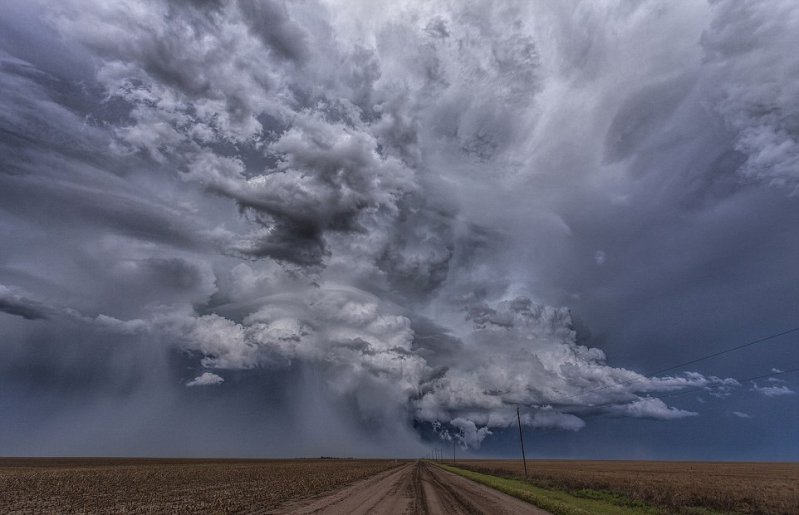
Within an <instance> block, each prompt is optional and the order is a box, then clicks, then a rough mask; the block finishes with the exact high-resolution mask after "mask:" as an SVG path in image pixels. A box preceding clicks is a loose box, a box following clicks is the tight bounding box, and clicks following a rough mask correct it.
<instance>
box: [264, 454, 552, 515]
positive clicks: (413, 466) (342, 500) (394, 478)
mask: <svg viewBox="0 0 799 515" xmlns="http://www.w3.org/2000/svg"><path fill="white" fill-rule="evenodd" d="M272 513H281V514H292V515H300V514H302V515H308V514H323V515H344V514H355V515H359V514H375V515H388V514H395V513H396V514H409V515H439V514H441V515H443V514H481V513H486V514H492V515H502V514H521V515H523V514H531V515H547V514H548V513H549V512H547V511H544V510H542V509H540V508H536V507H535V506H533V505H531V504H528V503H526V502H524V501H521V500H519V499H516V498H515V497H511V496H509V495H506V494H503V493H502V492H498V491H497V490H494V489H492V488H488V487H486V486H483V485H480V484H477V483H475V482H473V481H470V480H468V479H466V478H463V477H461V476H458V475H456V474H453V473H451V472H447V471H445V470H443V469H441V468H439V467H436V466H435V465H431V464H429V463H425V462H422V461H417V462H415V463H408V464H407V465H402V466H401V467H399V468H396V469H392V470H389V471H386V472H383V473H380V474H377V475H376V476H374V477H372V478H369V479H366V480H363V481H360V482H358V483H355V484H353V485H350V486H348V487H346V488H343V489H341V490H338V491H336V492H333V493H332V494H328V495H326V496H324V497H321V498H318V499H313V500H310V501H300V502H297V503H294V504H292V505H287V506H284V507H283V508H282V509H281V510H277V511H274V512H272Z"/></svg>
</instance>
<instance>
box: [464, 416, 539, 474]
mask: <svg viewBox="0 0 799 515" xmlns="http://www.w3.org/2000/svg"><path fill="white" fill-rule="evenodd" d="M516 421H517V422H518V423H519V442H520V443H521V444H522V463H524V479H527V458H526V457H525V456H524V436H522V417H521V416H520V415H519V407H518V406H516ZM453 459H454V458H453Z"/></svg>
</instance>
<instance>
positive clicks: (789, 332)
mask: <svg viewBox="0 0 799 515" xmlns="http://www.w3.org/2000/svg"><path fill="white" fill-rule="evenodd" d="M797 331H799V327H794V328H792V329H788V330H787V331H782V332H779V333H776V334H772V335H769V336H765V337H763V338H758V339H757V340H752V341H749V342H746V343H743V344H741V345H736V346H735V347H730V348H728V349H723V350H720V351H716V352H713V353H711V354H707V355H705V356H700V357H698V358H695V359H692V360H690V361H686V362H683V363H680V364H678V365H673V366H670V367H667V368H663V369H660V370H656V371H654V372H650V373H648V374H645V375H647V376H654V375H657V374H662V373H664V372H669V371H671V370H674V369H677V368H682V367H684V366H687V365H692V364H694V363H699V362H700V361H705V360H708V359H710V358H715V357H717V356H721V355H724V354H729V353H731V352H735V351H737V350H741V349H743V348H746V347H751V346H753V345H757V344H758V343H763V342H765V341H768V340H773V339H774V338H779V337H780V336H785V335H786V334H791V333H795V332H797ZM638 381H639V380H638V379H632V380H629V381H622V382H621V383H616V384H611V385H602V386H598V387H596V388H591V389H589V390H584V391H582V392H579V393H575V394H572V395H569V396H567V397H566V399H573V398H576V397H579V396H582V395H585V394H587V393H594V392H598V391H601V390H607V389H608V388H614V387H618V386H628V385H631V384H633V383H635V382H638ZM744 381H747V380H746V379H744ZM699 389H703V388H699Z"/></svg>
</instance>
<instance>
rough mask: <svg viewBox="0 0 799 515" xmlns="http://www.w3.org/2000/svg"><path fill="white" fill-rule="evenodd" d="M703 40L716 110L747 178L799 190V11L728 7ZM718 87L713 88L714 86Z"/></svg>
mask: <svg viewBox="0 0 799 515" xmlns="http://www.w3.org/2000/svg"><path fill="white" fill-rule="evenodd" d="M712 11H713V17H714V19H713V21H712V23H711V25H710V27H709V29H708V30H707V31H706V32H705V33H704V34H703V36H702V46H703V48H704V50H705V56H706V63H705V66H706V68H707V69H708V71H709V73H710V75H709V77H708V79H709V83H708V87H714V88H715V87H716V86H719V87H718V88H717V91H716V92H715V93H714V94H713V96H714V100H715V108H716V109H717V110H718V112H719V113H720V114H721V115H722V116H723V118H724V120H725V122H726V123H727V124H728V125H729V126H730V128H731V129H732V130H733V131H735V134H736V143H735V148H736V150H738V151H739V152H741V153H742V154H743V155H744V156H745V158H746V160H745V162H744V163H743V165H742V167H741V169H740V171H741V173H743V174H744V175H746V176H748V177H752V178H754V179H758V180H763V181H766V182H768V183H771V184H775V185H787V186H789V187H791V188H793V189H794V190H795V189H796V187H797V184H798V183H799V182H798V181H799V130H797V125H796V120H797V117H799V100H797V98H799V84H797V81H796V80H794V79H788V77H794V78H795V77H796V76H797V74H799V56H797V55H796V53H795V52H791V51H786V49H788V48H791V47H792V46H795V45H796V20H797V19H799V5H797V4H796V2H791V1H786V0H782V1H777V2H769V3H765V2H763V3H758V2H737V1H735V0H723V1H719V2H715V3H714V4H713V6H712ZM711 84H712V86H711Z"/></svg>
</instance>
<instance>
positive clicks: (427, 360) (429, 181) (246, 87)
mask: <svg viewBox="0 0 799 515" xmlns="http://www.w3.org/2000/svg"><path fill="white" fill-rule="evenodd" d="M774 9H778V10H779V9H781V10H782V11H784V12H783V13H782V15H780V16H774V15H773V12H771V11H773V10H774ZM41 11H42V12H43V13H44V14H43V20H44V21H43V22H42V27H47V28H48V30H51V31H53V35H52V36H51V37H52V38H53V39H52V41H62V42H64V44H65V45H68V46H67V47H66V48H67V49H68V51H69V54H70V55H71V56H72V57H71V59H73V60H74V62H66V63H63V62H62V63H58V62H55V60H54V61H52V62H49V63H48V62H44V63H42V62H38V63H36V64H34V63H33V62H32V61H33V58H30V59H26V58H25V55H24V53H20V52H17V54H18V55H12V53H11V52H10V51H3V53H1V54H0V70H2V74H1V75H0V91H2V98H3V100H2V105H1V106H0V108H2V123H3V130H4V131H5V133H6V134H10V135H7V136H6V137H5V138H4V139H3V141H2V147H3V157H2V158H0V159H2V164H3V173H2V174H0V199H2V205H3V209H4V210H5V212H6V213H8V218H7V219H6V222H3V223H2V225H1V226H0V229H2V235H3V238H4V240H5V241H10V242H15V243H11V244H9V248H8V249H7V250H6V251H5V254H4V263H3V267H4V268H3V270H4V272H3V275H2V279H3V281H2V282H3V285H0V310H2V311H4V312H6V313H7V314H10V315H15V317H14V325H13V326H10V327H9V335H11V336H10V338H12V339H13V338H17V339H18V341H31V340H33V339H41V340H48V341H50V340H54V339H57V338H67V339H71V340H75V341H80V342H82V343H80V344H78V349H82V350H80V351H79V352H70V353H68V355H65V356H64V357H63V358H53V359H57V360H60V361H59V363H62V364H60V365H53V366H56V367H64V368H72V369H76V367H77V369H81V367H82V366H84V362H83V359H82V358H80V355H82V354H84V353H94V354H95V355H96V356H97V355H102V356H103V358H102V359H99V358H98V360H97V361H95V362H93V364H92V365H91V366H92V367H100V368H103V367H105V368H107V370H108V371H107V375H109V376H114V377H115V378H117V379H119V378H120V377H121V378H123V379H124V378H127V379H124V380H126V381H129V382H132V383H135V382H136V381H138V380H139V379H135V378H137V377H139V376H140V375H141V370H142V369H144V368H149V369H154V370H160V371H161V372H160V373H163V374H165V375H166V376H167V377H168V378H169V379H168V380H169V381H171V382H172V383H174V384H176V385H178V386H180V388H185V385H188V386H190V387H192V391H196V390H194V389H193V388H194V387H197V388H199V387H202V388H223V387H226V386H228V385H227V384H226V380H227V379H228V377H229V375H230V374H241V373H244V374H266V375H269V374H276V373H279V372H280V371H281V370H282V371H285V370H288V369H291V367H297V366H301V367H304V368H307V369H309V370H312V371H313V374H314V377H317V378H318V379H319V383H318V384H320V385H322V386H321V388H324V389H325V390H326V391H327V392H328V393H330V394H331V395H332V397H333V398H335V399H342V400H344V401H346V402H348V403H351V405H352V406H354V410H355V412H356V413H357V414H358V416H359V417H360V419H361V420H362V421H364V424H372V425H378V426H381V425H391V424H400V425H403V426H404V427H406V428H411V427H413V426H414V425H416V426H417V427H418V426H420V425H421V426H423V427H428V428H432V430H434V431H436V432H438V434H439V435H440V436H441V437H443V438H453V437H454V438H455V439H456V440H457V441H458V442H460V443H461V444H462V445H463V446H465V447H467V446H468V447H473V448H476V447H479V446H480V443H481V442H482V441H483V439H484V438H486V437H487V436H488V435H490V434H491V431H492V430H495V429H497V428H504V427H508V426H509V425H511V424H513V423H515V420H516V419H515V416H516V411H515V410H516V406H523V407H525V409H524V411H523V418H522V422H523V424H525V425H527V426H529V427H538V428H553V429H564V430H573V431H577V430H579V429H581V428H582V427H583V426H584V425H585V423H586V422H585V418H586V417H588V416H592V415H597V414H604V415H608V416H618V417H645V418H653V419H663V420H666V419H675V418H682V417H689V416H694V415H696V414H697V413H695V412H692V411H686V410H681V409H677V408H674V407H670V406H669V405H667V404H666V403H665V402H664V401H662V400H660V399H658V398H657V397H655V395H657V394H659V393H664V392H677V391H681V390H684V389H688V388H707V389H709V390H711V391H713V392H716V393H717V394H719V395H721V394H723V393H724V392H725V391H726V389H728V388H731V387H734V386H735V385H736V383H735V381H733V380H730V379H722V378H719V377H715V376H709V375H702V374H699V373H695V372H685V373H674V374H671V375H668V376H664V377H648V376H646V375H643V374H641V373H639V372H636V371H633V370H629V369H625V368H618V367H614V366H612V365H611V364H609V363H608V362H607V361H606V356H605V354H604V353H603V351H602V350H600V349H598V348H591V347H589V346H586V345H585V344H584V343H585V338H584V336H585V335H584V334H583V333H584V332H585V328H583V327H582V326H581V325H580V324H579V323H577V322H576V321H575V319H574V318H573V315H572V312H571V310H570V309H569V299H570V298H573V297H570V296H577V295H579V293H576V292H571V291H568V286H567V285H566V284H567V282H559V277H560V276H554V277H553V276H552V275H551V274H550V272H551V270H552V268H553V267H554V266H555V265H554V263H555V262H558V261H559V260H561V259H564V260H563V266H564V267H565V271H561V272H560V274H565V275H568V273H569V272H568V267H570V266H574V262H573V261H569V259H565V258H563V256H565V255H567V254H569V253H570V252H572V251H573V250H574V244H573V243H570V242H572V241H576V240H580V241H581V242H584V245H585V249H584V252H583V250H581V251H580V252H582V254H584V260H585V263H583V265H581V266H585V267H589V266H590V267H606V266H609V265H610V264H611V261H612V259H613V258H614V255H613V253H612V252H606V251H605V250H603V249H602V248H599V247H598V246H597V245H594V243H593V242H592V241H591V238H590V237H589V236H585V230H584V229H585V223H586V221H585V216H584V213H585V211H584V209H586V208H585V207H584V206H603V207H601V208H599V209H600V212H604V213H606V214H607V218H608V220H614V219H617V218H618V216H619V215H618V214H617V213H618V212H619V211H620V210H624V209H626V207H628V206H643V207H641V209H642V210H643V211H644V212H645V214H644V215H642V216H643V217H644V218H645V217H647V216H649V214H648V213H649V212H647V211H646V209H648V208H646V206H647V205H648V202H649V201H648V198H646V197H647V195H648V193H647V192H649V191H668V188H669V179H668V177H672V176H673V175H675V174H680V173H684V174H691V175H692V177H694V178H695V179H692V184H698V183H700V182H702V181H705V182H708V181H711V179H708V178H707V177H708V176H709V174H710V173H711V171H712V173H713V174H718V170H720V169H723V170H724V174H723V175H724V178H723V179H713V181H716V182H714V184H716V186H714V187H713V188H718V189H723V188H726V187H732V186H729V185H728V184H729V183H732V184H736V183H741V184H744V183H749V182H755V183H758V184H759V185H760V187H763V188H766V187H778V188H787V189H788V190H795V188H796V185H797V184H799V175H797V169H799V165H797V162H798V161H797V160H798V159H799V137H798V134H799V131H798V130H797V126H798V125H797V120H799V105H797V99H798V98H799V91H797V90H796V88H797V87H799V81H797V80H792V81H789V80H780V79H779V78H780V77H784V76H790V77H794V78H795V77H797V75H799V64H797V63H799V60H797V59H796V58H794V59H793V60H785V59H777V58H776V57H775V58H774V59H771V60H770V59H769V56H774V55H782V54H778V52H779V51H780V49H781V48H783V47H784V46H786V45H790V44H791V42H790V40H791V38H792V37H794V36H792V34H793V30H792V28H791V27H790V21H789V20H791V19H795V18H796V16H797V15H798V13H797V8H796V7H795V6H794V5H793V4H792V3H791V2H773V5H772V6H771V7H770V11H769V12H771V14H769V15H768V16H765V14H764V12H763V11H765V6H764V4H758V3H757V2H738V1H737V0H735V1H733V0H727V1H716V2H712V3H711V4H710V5H705V4H703V3H700V2H686V3H680V4H679V5H677V4H673V3H672V2H665V1H662V2H658V1H650V2H632V3H631V2H611V1H608V2H604V1H603V2H593V1H592V2H582V3H580V2H576V3H574V4H573V5H571V6H570V7H569V8H566V7H565V6H562V5H560V4H557V5H552V3H549V2H401V3H396V2H391V3H387V4H385V5H381V6H378V5H377V3H375V2H368V1H366V2H343V3H338V2H334V1H325V0H318V1H316V0H314V1H311V0H308V1H302V2H285V3H283V2H280V1H267V2H255V1H247V0H241V1H238V2H215V1H203V2H199V1H198V2H190V1H171V0H170V1H166V0H164V1H152V2H138V1H118V2H105V1H99V0H98V1H88V0H86V1H67V2H57V3H51V4H49V5H46V6H41ZM780 20H785V21H784V22H781V21H780ZM609 27H610V28H611V29H612V30H610V29H609ZM578 29H579V30H578ZM761 31H767V32H768V33H769V34H771V35H772V36H773V37H769V38H760V37H759V36H758V34H760V33H761ZM597 34H600V35H601V36H598V35H597ZM743 37H749V38H751V41H748V42H747V45H748V46H747V47H748V48H756V49H758V52H759V54H758V55H759V56H760V57H759V58H758V59H757V60H754V59H753V58H752V57H751V56H749V55H748V54H747V52H746V51H745V50H743V49H742V47H741V45H739V44H738V43H736V41H738V40H739V38H743ZM762 56H766V58H765V59H764V58H763V57H762ZM753 69H756V70H757V73H753ZM755 76H756V77H757V78H756V79H755V78H754V77H755ZM685 134H688V135H690V137H685V136H681V135H685ZM666 155H669V156H670V157H669V159H668V160H666V159H665V158H664V156H666ZM719 181H722V184H721V185H718V184H719ZM724 181H727V182H724ZM713 188H710V189H713ZM664 195H667V194H665V193H664ZM674 196H675V197H676V196H677V194H676V193H675V194H674ZM675 202H676V201H675ZM686 202H687V201H686ZM9 220H13V223H12V222H10V221H9ZM582 245H583V243H581V244H580V246H581V249H582ZM592 245H593V246H592ZM31 255H35V256H36V258H35V259H31ZM575 298H576V297H575ZM553 299H554V300H553ZM642 343H645V342H642ZM11 347H12V346H11V345H9V349H11ZM17 351H18V352H23V351H19V349H17V350H16V351H15V350H13V349H11V350H8V351H7V352H17ZM173 353H178V354H182V355H183V356H188V358H189V362H190V364H191V367H192V368H191V372H190V373H187V372H186V370H185V369H182V370H179V371H175V370H172V369H171V368H170V366H169V365H168V362H169V358H168V356H169V355H170V354H173ZM53 355H57V353H55V354H53ZM147 356H149V357H147ZM125 363H135V365H130V367H128V366H127V365H125ZM86 366H88V365H86ZM129 368H130V369H136V370H137V371H136V372H135V373H134V372H131V370H130V369H129ZM285 377H287V379H286V381H287V383H286V385H285V387H286V388H291V387H292V385H291V384H290V383H291V381H292V380H299V379H297V376H296V375H292V374H287V375H286V376H285ZM123 379H119V380H120V381H121V380H123ZM115 380H116V379H115Z"/></svg>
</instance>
